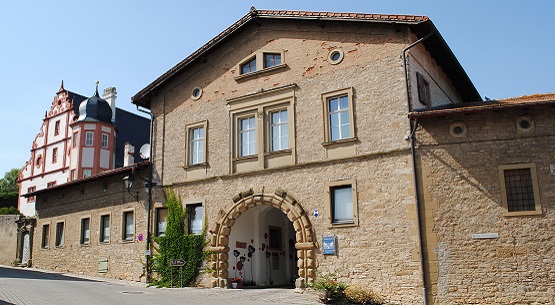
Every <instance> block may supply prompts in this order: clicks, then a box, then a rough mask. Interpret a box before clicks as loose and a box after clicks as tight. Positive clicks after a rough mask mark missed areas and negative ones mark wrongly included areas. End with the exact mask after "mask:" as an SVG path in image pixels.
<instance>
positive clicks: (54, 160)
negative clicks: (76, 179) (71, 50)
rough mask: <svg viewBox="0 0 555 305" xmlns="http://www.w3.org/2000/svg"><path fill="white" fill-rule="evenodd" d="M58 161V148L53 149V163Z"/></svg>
mask: <svg viewBox="0 0 555 305" xmlns="http://www.w3.org/2000/svg"><path fill="white" fill-rule="evenodd" d="M56 162H58V148H57V147H55V148H54V149H52V163H56Z"/></svg>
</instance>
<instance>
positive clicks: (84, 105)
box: [77, 81, 112, 124]
mask: <svg viewBox="0 0 555 305" xmlns="http://www.w3.org/2000/svg"><path fill="white" fill-rule="evenodd" d="M77 121H100V122H104V123H109V124H111V123H112V107H110V104H109V103H108V102H107V101H106V100H105V99H103V98H101V97H100V95H99V94H98V81H96V92H95V93H94V95H93V96H91V97H90V98H88V99H86V100H84V101H83V102H81V104H80V105H79V118H78V119H77Z"/></svg>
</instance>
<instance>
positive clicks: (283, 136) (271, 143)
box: [266, 107, 290, 152]
mask: <svg viewBox="0 0 555 305" xmlns="http://www.w3.org/2000/svg"><path fill="white" fill-rule="evenodd" d="M282 112H286V121H282V120H281V119H282V116H281V115H280V116H279V121H278V122H274V120H273V115H274V114H276V113H280V114H281V113H282ZM266 113H267V114H268V120H267V122H268V125H269V126H268V132H269V136H268V144H269V148H268V151H269V152H276V151H282V150H286V149H289V128H290V126H289V111H288V109H287V107H285V108H278V109H276V110H268V111H267V112H266ZM284 127H285V128H286V129H287V132H283V129H284ZM274 128H276V129H277V130H278V135H277V137H276V136H275V134H274ZM274 139H278V144H279V145H277V146H278V147H276V145H274V144H275V143H274ZM284 139H286V140H287V141H286V143H285V146H283V140H284Z"/></svg>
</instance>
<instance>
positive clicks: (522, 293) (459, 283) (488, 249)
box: [416, 95, 555, 304]
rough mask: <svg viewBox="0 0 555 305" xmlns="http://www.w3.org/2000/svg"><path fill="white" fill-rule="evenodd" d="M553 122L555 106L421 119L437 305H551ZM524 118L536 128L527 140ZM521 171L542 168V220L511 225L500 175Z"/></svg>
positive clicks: (554, 276)
mask: <svg viewBox="0 0 555 305" xmlns="http://www.w3.org/2000/svg"><path fill="white" fill-rule="evenodd" d="M548 97H549V96H548ZM554 97H555V96H553V95H551V97H550V100H551V101H553V100H554ZM536 98H537V97H536ZM531 99H532V101H533V100H534V99H535V97H534V96H532V97H531ZM548 100H549V99H548ZM540 102H541V101H540ZM501 103H503V101H501ZM554 115H555V111H554V108H553V106H541V103H538V105H531V106H528V107H526V108H522V107H521V108H517V109H514V108H508V107H507V108H505V109H497V110H496V111H493V109H489V110H485V111H481V112H478V113H465V112H462V113H457V112H454V113H452V114H450V115H444V116H441V117H422V118H419V119H418V120H419V125H420V127H419V130H418V132H417V134H416V137H417V140H418V149H417V151H418V161H419V166H420V168H419V171H418V172H419V176H420V179H421V191H422V194H421V198H422V202H423V207H422V208H423V209H424V210H425V213H424V214H425V221H424V222H425V227H426V234H425V239H426V254H427V268H428V272H429V274H430V277H429V281H430V284H431V286H433V290H432V291H431V292H430V296H431V297H432V298H433V300H434V304H462V303H464V304H551V303H552V302H553V296H554V295H555V288H554V287H555V286H554V284H555V270H554V268H553V265H554V261H553V259H554V257H555V250H554V245H555V237H554V235H553V229H555V221H554V220H555V214H554V208H555V205H554V203H555V188H554V187H553V186H554V185H555V174H554V172H555V159H554V158H553V152H554V151H555V144H554V143H555V132H554V130H555V125H554V123H553V116H554ZM522 117H527V118H530V119H531V122H532V123H531V124H532V125H530V126H532V127H531V128H529V129H528V130H527V131H523V130H521V128H520V126H519V125H518V122H519V119H520V118H522ZM454 123H455V124H459V126H465V127H466V133H465V134H464V135H463V136H458V137H457V136H453V135H452V133H451V132H450V127H451V126H452V124H454ZM461 123H462V124H464V125H460V124H461ZM514 164H533V165H535V168H536V176H537V177H536V178H537V187H538V191H539V198H536V199H539V202H540V204H541V209H540V210H539V212H540V214H539V215H522V216H518V215H516V216H510V215H507V209H506V208H505V207H504V206H503V200H502V193H503V189H502V187H503V185H502V183H501V181H500V175H499V167H500V166H506V165H514Z"/></svg>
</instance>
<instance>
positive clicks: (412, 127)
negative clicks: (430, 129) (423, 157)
mask: <svg viewBox="0 0 555 305" xmlns="http://www.w3.org/2000/svg"><path fill="white" fill-rule="evenodd" d="M435 33H436V29H435V27H433V28H432V30H431V32H430V33H429V34H428V35H426V36H424V37H422V38H420V39H418V40H417V41H415V42H414V43H412V44H410V45H409V46H408V47H406V48H405V49H403V68H404V71H405V88H406V90H407V106H408V111H409V113H411V112H412V103H411V101H412V99H411V94H410V88H409V75H408V67H407V51H408V50H410V49H411V48H413V47H414V46H416V45H417V44H419V43H421V42H423V41H424V40H426V39H428V38H430V37H432V36H433V35H434V34H435ZM409 125H410V154H411V157H412V169H413V170H412V176H413V177H412V178H413V181H414V196H415V200H416V216H417V219H418V221H417V223H418V242H419V248H420V273H421V277H422V297H423V300H424V303H423V304H424V305H427V304H428V299H427V293H426V280H427V277H426V272H425V261H424V237H423V236H424V230H425V228H423V227H422V219H421V216H422V215H420V206H421V205H422V203H421V202H420V192H419V191H418V185H419V183H418V174H417V172H416V149H415V133H416V127H417V126H418V120H414V123H413V121H412V119H409Z"/></svg>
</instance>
